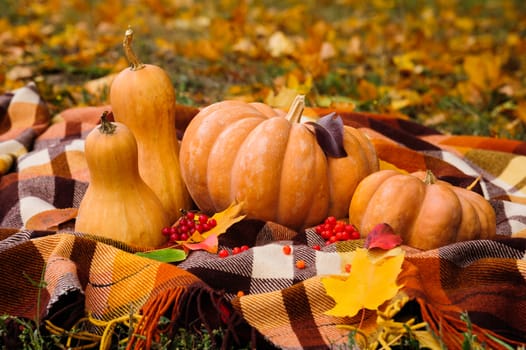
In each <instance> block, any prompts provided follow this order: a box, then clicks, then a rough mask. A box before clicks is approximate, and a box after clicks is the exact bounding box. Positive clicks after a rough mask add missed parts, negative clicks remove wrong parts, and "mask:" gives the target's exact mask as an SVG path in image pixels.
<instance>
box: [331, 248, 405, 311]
mask: <svg viewBox="0 0 526 350" xmlns="http://www.w3.org/2000/svg"><path fill="white" fill-rule="evenodd" d="M403 261H404V253H403V251H402V250H397V253H396V254H394V255H393V254H392V253H390V251H387V252H386V253H385V256H383V257H381V258H378V256H375V257H371V256H370V254H369V251H368V250H367V249H365V248H359V249H356V251H355V252H354V257H353V258H352V261H351V266H352V268H351V272H350V274H349V276H348V277H347V278H346V279H342V278H341V277H325V278H323V279H322V283H323V286H324V287H325V290H326V292H327V295H328V296H330V297H331V298H333V299H334V301H335V303H336V305H335V306H334V307H333V308H332V309H330V310H328V311H327V312H326V314H327V315H332V316H337V317H346V316H348V317H353V316H355V315H356V314H357V313H358V312H359V311H360V310H362V309H364V308H365V309H369V310H377V309H378V307H379V306H380V305H382V304H383V303H384V302H386V301H388V300H390V299H392V298H393V297H394V296H395V295H396V293H397V292H398V290H399V289H400V287H401V286H400V285H398V284H397V283H396V280H397V278H398V275H399V273H400V272H401V270H402V263H403Z"/></svg>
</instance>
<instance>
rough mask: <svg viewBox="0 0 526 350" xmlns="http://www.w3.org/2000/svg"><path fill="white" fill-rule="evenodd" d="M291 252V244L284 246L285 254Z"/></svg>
mask: <svg viewBox="0 0 526 350" xmlns="http://www.w3.org/2000/svg"><path fill="white" fill-rule="evenodd" d="M291 252H292V248H291V247H290V245H285V246H283V253H284V254H285V255H289V254H290V253H291Z"/></svg>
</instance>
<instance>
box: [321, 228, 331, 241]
mask: <svg viewBox="0 0 526 350" xmlns="http://www.w3.org/2000/svg"><path fill="white" fill-rule="evenodd" d="M331 236H332V231H330V230H324V231H323V232H322V233H321V237H322V238H323V239H329V238H331Z"/></svg>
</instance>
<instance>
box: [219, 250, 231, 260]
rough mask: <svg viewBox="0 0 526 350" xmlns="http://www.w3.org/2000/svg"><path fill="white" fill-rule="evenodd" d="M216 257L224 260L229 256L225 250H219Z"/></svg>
mask: <svg viewBox="0 0 526 350" xmlns="http://www.w3.org/2000/svg"><path fill="white" fill-rule="evenodd" d="M218 255H219V257H220V258H226V257H227V256H228V255H229V253H228V250H226V249H221V250H220V251H219V253H218Z"/></svg>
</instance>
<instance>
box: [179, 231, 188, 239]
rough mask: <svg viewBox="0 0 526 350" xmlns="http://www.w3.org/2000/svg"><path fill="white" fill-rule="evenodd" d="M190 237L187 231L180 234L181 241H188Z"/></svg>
mask: <svg viewBox="0 0 526 350" xmlns="http://www.w3.org/2000/svg"><path fill="white" fill-rule="evenodd" d="M188 238H189V236H188V233H186V232H183V233H181V235H180V236H179V239H180V240H181V241H186V240H188Z"/></svg>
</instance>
